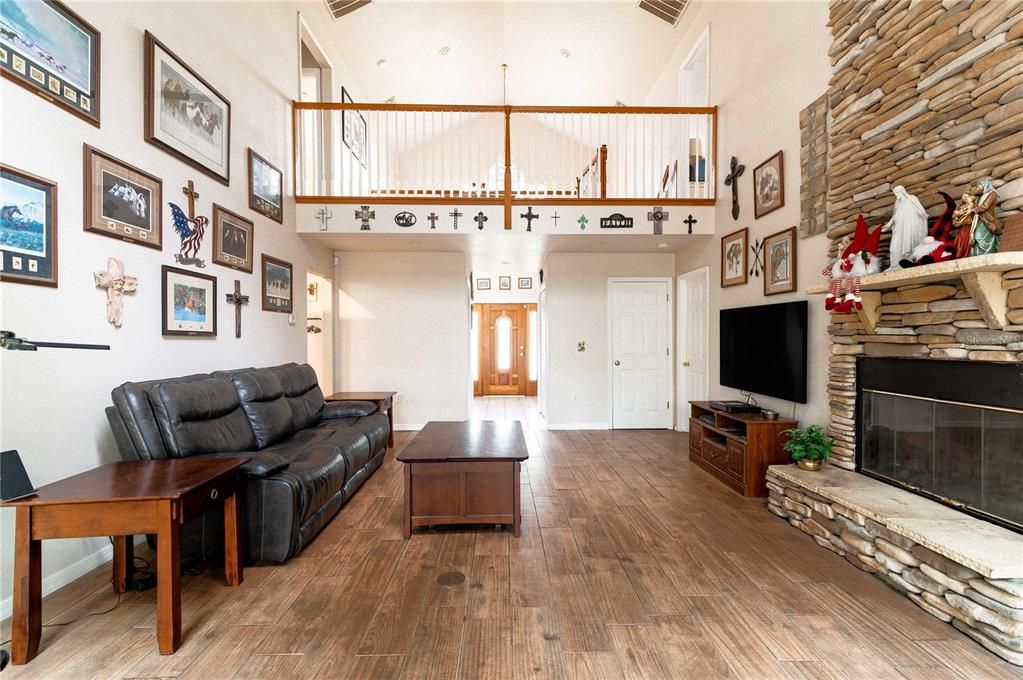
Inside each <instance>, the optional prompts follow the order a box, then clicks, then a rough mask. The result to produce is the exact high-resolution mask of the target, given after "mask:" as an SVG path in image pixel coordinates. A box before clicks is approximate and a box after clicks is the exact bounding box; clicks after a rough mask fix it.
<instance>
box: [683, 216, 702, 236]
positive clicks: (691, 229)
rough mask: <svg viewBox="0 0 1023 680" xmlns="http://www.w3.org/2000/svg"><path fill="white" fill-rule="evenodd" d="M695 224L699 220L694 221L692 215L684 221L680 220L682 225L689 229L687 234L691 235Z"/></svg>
mask: <svg viewBox="0 0 1023 680" xmlns="http://www.w3.org/2000/svg"><path fill="white" fill-rule="evenodd" d="M697 222H699V220H698V219H696V218H695V217H693V216H692V215H690V216H689V217H687V218H685V219H684V220H682V224H684V225H686V226H687V227H689V233H690V234H692V233H693V225H694V224H696V223H697Z"/></svg>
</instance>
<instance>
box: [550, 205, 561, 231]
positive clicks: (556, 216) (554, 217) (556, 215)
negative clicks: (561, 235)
mask: <svg viewBox="0 0 1023 680" xmlns="http://www.w3.org/2000/svg"><path fill="white" fill-rule="evenodd" d="M551 219H552V220H554V228H555V229H556V228H557V227H558V220H559V219H561V215H559V214H558V211H557V210H555V211H554V214H553V215H551Z"/></svg>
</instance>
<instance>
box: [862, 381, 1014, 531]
mask: <svg viewBox="0 0 1023 680" xmlns="http://www.w3.org/2000/svg"><path fill="white" fill-rule="evenodd" d="M860 414H861V423H860V456H859V462H860V471H861V472H863V473H866V474H868V475H871V476H874V477H879V478H881V479H884V480H885V481H889V482H893V483H895V484H898V485H901V486H905V487H907V488H910V489H912V490H914V491H917V492H920V493H922V494H924V495H927V496H931V497H933V498H935V499H937V500H941V501H943V502H946V503H948V504H950V505H953V506H955V507H958V508H961V509H964V510H967V511H969V512H971V513H974V514H978V515H981V516H984V517H986V518H989V519H993V520H995V521H997V522H998V523H1000V524H1004V525H1008V526H1010V527H1011V528H1015V529H1016V530H1023V491H1021V490H1023V411H1018V410H1013V409H1006V408H994V407H987V406H979V405H971V404H960V403H955V402H951V401H942V400H935V399H928V398H924V397H918V396H907V395H901V394H894V393H891V392H882V391H877V390H870V389H864V390H862V391H861V393H860Z"/></svg>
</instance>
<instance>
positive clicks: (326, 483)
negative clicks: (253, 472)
mask: <svg viewBox="0 0 1023 680" xmlns="http://www.w3.org/2000/svg"><path fill="white" fill-rule="evenodd" d="M277 453H279V454H280V455H281V456H282V457H284V458H289V459H290V463H289V465H288V467H287V469H285V470H282V471H281V472H279V473H278V474H277V476H278V477H281V478H283V479H286V480H290V481H291V482H292V483H293V485H294V488H295V490H296V491H297V492H298V499H299V517H300V521H302V522H304V521H305V520H306V518H308V517H309V516H310V515H312V514H313V513H315V512H316V511H317V510H319V509H320V508H321V507H323V505H324V504H325V503H326V502H327V501H329V500H330V499H331V497H333V496H334V494H336V493H337V492H338V491H339V490H340V489H341V487H343V486H344V484H345V481H346V480H347V479H348V469H349V468H348V459H347V458H346V457H345V456H343V455H342V453H341V449H340V448H338V447H337V446H333V445H330V444H319V445H316V446H310V447H307V448H302V449H291V450H290V451H289V450H287V449H278V450H277Z"/></svg>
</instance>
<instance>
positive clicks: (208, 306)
mask: <svg viewBox="0 0 1023 680" xmlns="http://www.w3.org/2000/svg"><path fill="white" fill-rule="evenodd" d="M161 271H162V273H163V287H162V293H163V295H162V298H163V303H162V305H163V334H164V335H191V336H205V337H210V338H213V337H216V335H217V277H215V276H207V275H206V274H198V273H196V272H193V271H189V270H187V269H178V268H177V267H168V266H167V265H164V266H163V267H162V268H161Z"/></svg>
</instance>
